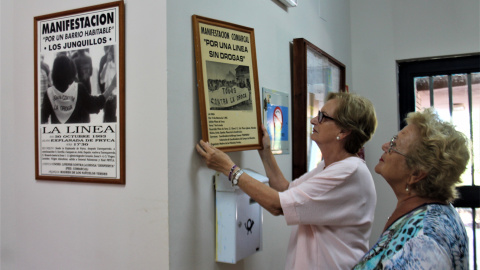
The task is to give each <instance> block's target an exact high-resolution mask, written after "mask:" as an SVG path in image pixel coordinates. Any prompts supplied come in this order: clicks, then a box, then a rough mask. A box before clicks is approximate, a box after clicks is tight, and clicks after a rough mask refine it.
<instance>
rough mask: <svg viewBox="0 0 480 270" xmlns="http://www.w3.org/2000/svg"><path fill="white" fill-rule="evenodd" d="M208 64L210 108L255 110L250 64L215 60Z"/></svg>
mask: <svg viewBox="0 0 480 270" xmlns="http://www.w3.org/2000/svg"><path fill="white" fill-rule="evenodd" d="M206 64H207V78H208V79H207V84H208V95H209V102H210V103H209V105H210V110H238V111H251V110H253V106H252V96H251V95H252V86H251V80H250V69H249V67H248V66H244V65H237V64H230V63H222V62H214V61H206Z"/></svg>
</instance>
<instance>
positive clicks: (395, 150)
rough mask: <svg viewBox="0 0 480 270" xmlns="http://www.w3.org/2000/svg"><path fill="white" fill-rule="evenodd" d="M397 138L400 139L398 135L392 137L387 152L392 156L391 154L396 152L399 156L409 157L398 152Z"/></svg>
mask: <svg viewBox="0 0 480 270" xmlns="http://www.w3.org/2000/svg"><path fill="white" fill-rule="evenodd" d="M397 138H398V136H397V135H394V136H393V137H392V139H391V140H390V147H389V148H388V151H387V152H388V153H389V154H390V153H392V151H393V152H395V153H397V154H400V155H402V156H404V157H407V155H405V154H404V153H402V152H400V151H398V150H397V149H395V148H394V147H396V146H397V143H396V141H397Z"/></svg>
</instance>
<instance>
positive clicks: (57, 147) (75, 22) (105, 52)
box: [34, 1, 125, 184]
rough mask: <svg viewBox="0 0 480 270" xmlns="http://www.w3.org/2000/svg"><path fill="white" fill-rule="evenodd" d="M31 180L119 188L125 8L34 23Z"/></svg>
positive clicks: (116, 6)
mask: <svg viewBox="0 0 480 270" xmlns="http://www.w3.org/2000/svg"><path fill="white" fill-rule="evenodd" d="M34 28H35V31H34V34H35V38H34V42H35V51H34V58H35V59H34V62H35V71H34V74H35V99H34V100H35V140H36V142H35V146H36V148H35V162H36V166H35V167H36V173H35V176H36V179H38V180H57V181H75V182H94V183H111V184H124V183H125V139H124V138H125V136H124V134H125V122H124V118H125V117H124V108H125V106H124V104H125V101H124V98H125V96H124V77H125V72H124V70H125V68H124V43H125V42H124V4H123V2H122V1H119V2H111V3H107V4H102V5H97V6H91V7H85V8H80V9H75V10H69V11H64V12H59V13H54V14H49V15H43V16H38V17H35V18H34Z"/></svg>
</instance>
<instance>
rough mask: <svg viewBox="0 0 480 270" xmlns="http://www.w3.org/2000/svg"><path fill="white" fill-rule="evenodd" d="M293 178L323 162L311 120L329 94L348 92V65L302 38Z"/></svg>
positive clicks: (296, 49) (296, 46)
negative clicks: (313, 140)
mask: <svg viewBox="0 0 480 270" xmlns="http://www.w3.org/2000/svg"><path fill="white" fill-rule="evenodd" d="M292 74H293V89H292V92H293V93H292V107H293V108H292V130H293V132H292V179H293V180H294V179H296V178H298V177H300V176H301V175H303V174H304V173H306V172H307V171H310V170H311V169H313V168H314V167H316V164H317V163H318V162H319V161H321V153H320V150H319V149H318V147H317V146H316V145H315V143H314V142H312V140H311V139H310V134H311V133H312V125H311V124H310V120H311V118H312V117H316V116H317V115H318V110H319V109H321V108H322V106H323V104H324V100H325V99H326V97H327V95H328V93H329V92H339V91H341V92H343V91H345V65H344V64H342V63H341V62H340V61H338V60H336V59H335V58H333V57H332V56H331V55H329V54H328V53H326V52H324V51H323V50H321V49H320V48H318V47H317V46H315V45H314V44H312V43H311V42H309V41H308V40H306V39H303V38H297V39H294V40H293V73H292Z"/></svg>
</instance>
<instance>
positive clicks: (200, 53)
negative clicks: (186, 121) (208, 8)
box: [192, 15, 262, 152]
mask: <svg viewBox="0 0 480 270" xmlns="http://www.w3.org/2000/svg"><path fill="white" fill-rule="evenodd" d="M192 19H193V29H194V40H195V56H196V68H197V83H198V93H199V103H200V117H201V123H202V139H203V140H204V141H208V142H209V143H210V144H213V145H214V146H215V147H217V148H219V149H222V150H223V151H226V152H228V151H241V150H251V149H260V148H262V145H261V132H262V129H261V111H260V102H259V99H260V93H259V87H258V75H257V63H256V54H255V37H254V31H253V29H252V28H248V27H244V26H239V25H235V24H231V23H227V22H222V21H218V20H213V19H209V18H205V17H200V16H197V15H193V17H192Z"/></svg>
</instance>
